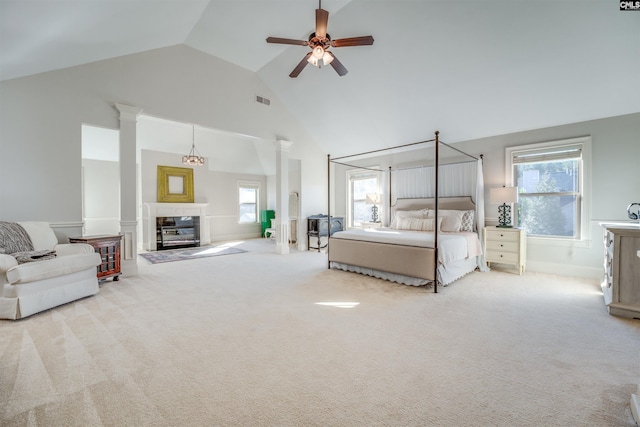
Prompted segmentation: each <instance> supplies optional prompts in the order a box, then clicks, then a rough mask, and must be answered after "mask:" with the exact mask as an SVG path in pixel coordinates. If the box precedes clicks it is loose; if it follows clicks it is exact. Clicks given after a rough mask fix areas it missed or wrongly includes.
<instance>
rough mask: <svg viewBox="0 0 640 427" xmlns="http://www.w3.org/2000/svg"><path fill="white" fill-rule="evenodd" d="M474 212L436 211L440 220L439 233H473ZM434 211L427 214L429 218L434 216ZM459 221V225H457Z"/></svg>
mask: <svg viewBox="0 0 640 427" xmlns="http://www.w3.org/2000/svg"><path fill="white" fill-rule="evenodd" d="M475 213H476V212H475V211H474V210H473V209H471V210H456V209H438V217H439V218H442V224H441V228H440V231H447V232H458V231H470V232H473V231H475V221H474V219H475ZM435 214H436V213H435V211H433V210H432V211H430V212H429V217H430V218H433V217H434V216H435ZM451 217H453V218H451ZM458 221H459V224H458Z"/></svg>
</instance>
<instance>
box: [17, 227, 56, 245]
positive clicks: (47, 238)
mask: <svg viewBox="0 0 640 427" xmlns="http://www.w3.org/2000/svg"><path fill="white" fill-rule="evenodd" d="M18 224H20V225H21V226H22V228H24V229H25V231H26V232H27V234H28V235H29V237H30V238H31V243H33V250H34V251H44V250H48V251H50V250H53V248H54V247H55V246H56V245H57V244H58V238H57V237H56V233H54V232H53V229H52V228H51V227H50V226H49V223H48V222H42V221H24V222H18Z"/></svg>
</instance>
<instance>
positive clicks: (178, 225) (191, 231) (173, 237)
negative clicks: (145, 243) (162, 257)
mask: <svg viewBox="0 0 640 427" xmlns="http://www.w3.org/2000/svg"><path fill="white" fill-rule="evenodd" d="M198 246H200V217H199V216H159V217H156V249H157V250H159V251H162V250H165V249H173V248H192V247H198Z"/></svg>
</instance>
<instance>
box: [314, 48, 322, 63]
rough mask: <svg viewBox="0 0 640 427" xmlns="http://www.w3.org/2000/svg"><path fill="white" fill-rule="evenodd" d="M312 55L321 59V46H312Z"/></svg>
mask: <svg viewBox="0 0 640 427" xmlns="http://www.w3.org/2000/svg"><path fill="white" fill-rule="evenodd" d="M313 56H314V58H316V59H317V60H320V59H322V57H323V56H324V49H323V48H322V46H316V47H314V48H313Z"/></svg>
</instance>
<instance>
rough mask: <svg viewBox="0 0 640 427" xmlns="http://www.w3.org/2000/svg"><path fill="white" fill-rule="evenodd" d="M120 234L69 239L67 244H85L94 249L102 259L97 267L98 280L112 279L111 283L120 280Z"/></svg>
mask: <svg viewBox="0 0 640 427" xmlns="http://www.w3.org/2000/svg"><path fill="white" fill-rule="evenodd" d="M121 241H122V235H121V234H102V235H96V236H82V237H69V243H87V244H89V245H91V246H93V248H94V249H95V251H96V253H98V254H99V255H100V258H102V263H101V264H100V265H99V266H98V272H97V275H98V280H100V281H103V280H106V279H108V278H110V277H112V278H113V279H112V280H113V281H117V280H119V279H120V275H121V274H122V272H121V271H120V242H121Z"/></svg>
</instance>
